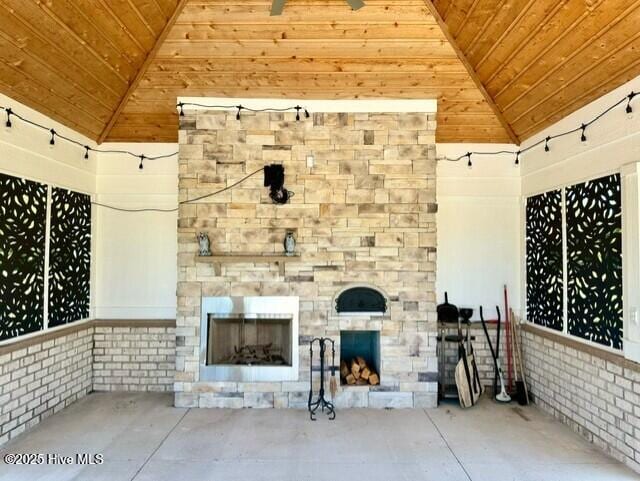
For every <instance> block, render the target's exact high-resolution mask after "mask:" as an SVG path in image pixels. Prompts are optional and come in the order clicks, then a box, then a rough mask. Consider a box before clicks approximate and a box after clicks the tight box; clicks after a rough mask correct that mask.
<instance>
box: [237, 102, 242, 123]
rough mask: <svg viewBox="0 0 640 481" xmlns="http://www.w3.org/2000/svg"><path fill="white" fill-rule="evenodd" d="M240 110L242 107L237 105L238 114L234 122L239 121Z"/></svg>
mask: <svg viewBox="0 0 640 481" xmlns="http://www.w3.org/2000/svg"><path fill="white" fill-rule="evenodd" d="M241 110H242V105H238V113H237V114H236V120H240V111H241Z"/></svg>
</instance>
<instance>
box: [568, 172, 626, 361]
mask: <svg viewBox="0 0 640 481" xmlns="http://www.w3.org/2000/svg"><path fill="white" fill-rule="evenodd" d="M566 204H567V207H566V209H567V275H568V282H567V303H568V313H567V314H568V315H567V317H568V319H567V322H568V332H569V334H572V335H574V336H578V337H581V338H583V339H587V340H589V341H593V342H597V343H598V344H604V345H606V346H610V347H614V348H616V349H621V348H622V315H623V310H622V206H621V192H620V175H617V174H616V175H610V176H607V177H602V178H599V179H595V180H591V181H589V182H584V183H582V184H576V185H573V186H571V187H569V188H567V189H566Z"/></svg>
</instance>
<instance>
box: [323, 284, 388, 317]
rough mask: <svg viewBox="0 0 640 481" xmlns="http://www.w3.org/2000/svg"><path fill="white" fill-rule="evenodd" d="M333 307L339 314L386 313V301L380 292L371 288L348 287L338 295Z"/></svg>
mask: <svg viewBox="0 0 640 481" xmlns="http://www.w3.org/2000/svg"><path fill="white" fill-rule="evenodd" d="M335 307H336V312H338V313H339V314H341V313H342V314H344V313H350V312H357V313H363V314H384V313H386V312H387V299H386V297H385V296H384V294H383V293H382V292H380V291H379V290H377V289H374V288H373V287H367V286H357V287H350V288H348V289H345V290H344V291H342V292H341V293H340V294H338V296H337V297H336V306H335Z"/></svg>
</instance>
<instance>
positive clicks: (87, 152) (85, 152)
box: [84, 145, 89, 160]
mask: <svg viewBox="0 0 640 481" xmlns="http://www.w3.org/2000/svg"><path fill="white" fill-rule="evenodd" d="M84 160H89V146H88V145H85V146H84Z"/></svg>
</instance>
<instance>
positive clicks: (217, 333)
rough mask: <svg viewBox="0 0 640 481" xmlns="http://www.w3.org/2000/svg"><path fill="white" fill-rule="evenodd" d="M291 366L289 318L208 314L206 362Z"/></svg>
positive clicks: (211, 363)
mask: <svg viewBox="0 0 640 481" xmlns="http://www.w3.org/2000/svg"><path fill="white" fill-rule="evenodd" d="M214 364H217V365H225V364H226V365H238V366H291V317H287V316H284V315H271V316H269V315H242V314H237V315H230V316H225V317H222V316H216V315H211V314H210V315H209V342H208V351H207V365H214Z"/></svg>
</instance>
